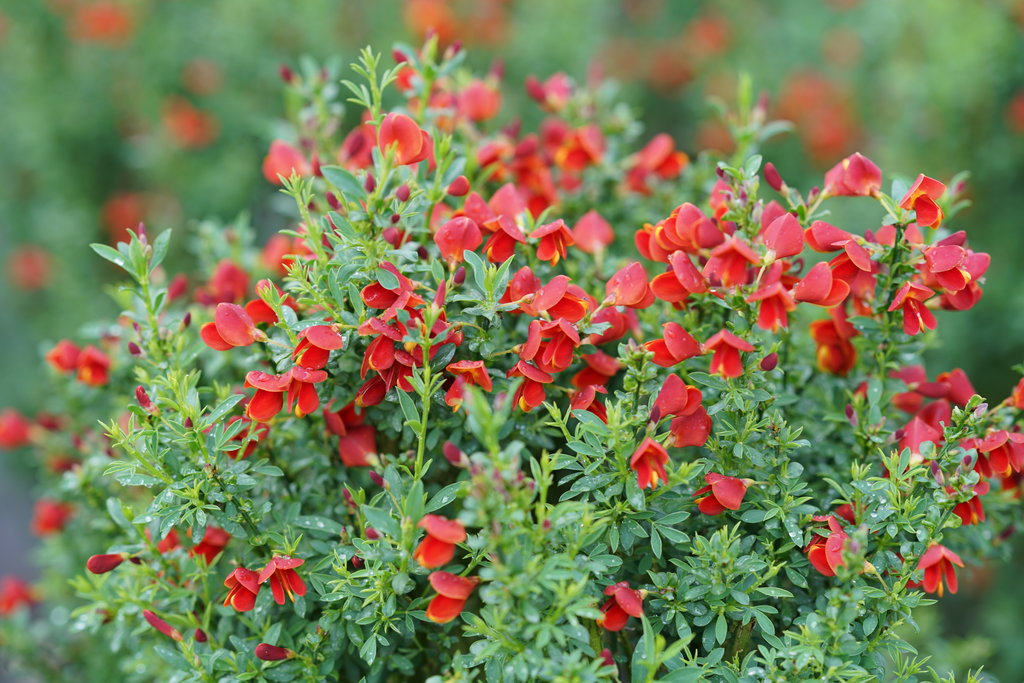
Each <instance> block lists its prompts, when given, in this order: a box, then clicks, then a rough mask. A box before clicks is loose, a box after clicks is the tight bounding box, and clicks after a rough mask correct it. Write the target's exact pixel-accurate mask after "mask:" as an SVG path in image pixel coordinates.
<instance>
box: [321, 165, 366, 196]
mask: <svg viewBox="0 0 1024 683" xmlns="http://www.w3.org/2000/svg"><path fill="white" fill-rule="evenodd" d="M320 171H321V173H323V175H324V179H325V180H327V182H329V183H330V184H331V185H334V186H335V187H336V188H338V191H340V192H341V194H342V196H344V198H345V199H347V200H349V201H351V202H358V201H359V200H360V199H362V198H363V197H365V196H366V189H365V188H364V187H363V184H362V183H360V182H359V179H358V178H356V177H355V176H354V175H353V174H352V173H351V172H350V171H348V170H347V169H344V168H342V167H341V166H321V167H320Z"/></svg>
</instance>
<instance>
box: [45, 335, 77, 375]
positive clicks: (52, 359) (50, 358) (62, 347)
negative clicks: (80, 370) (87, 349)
mask: <svg viewBox="0 0 1024 683" xmlns="http://www.w3.org/2000/svg"><path fill="white" fill-rule="evenodd" d="M81 353H82V350H81V349H80V348H78V345H77V344H75V343H74V342H73V341H69V340H67V339H61V340H60V341H59V342H57V343H56V345H54V347H53V348H52V349H50V350H49V351H47V352H46V361H47V362H48V363H49V364H50V366H51V367H53V369H54V370H57V371H58V372H71V371H72V370H74V369H76V368H77V367H78V356H79V355H80V354H81Z"/></svg>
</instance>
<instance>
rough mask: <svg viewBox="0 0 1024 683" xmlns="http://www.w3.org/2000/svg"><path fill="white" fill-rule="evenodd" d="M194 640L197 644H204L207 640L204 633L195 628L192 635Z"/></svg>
mask: <svg viewBox="0 0 1024 683" xmlns="http://www.w3.org/2000/svg"><path fill="white" fill-rule="evenodd" d="M192 637H193V638H195V639H196V642H197V643H205V642H206V641H207V640H209V638H207V636H206V631H204V630H203V629H201V628H197V629H196V632H195V633H194V634H193V635H192Z"/></svg>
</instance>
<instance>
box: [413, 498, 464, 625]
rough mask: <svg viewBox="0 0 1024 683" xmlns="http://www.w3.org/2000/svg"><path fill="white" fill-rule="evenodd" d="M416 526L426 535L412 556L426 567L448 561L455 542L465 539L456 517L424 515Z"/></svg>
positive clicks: (453, 553) (430, 567)
mask: <svg viewBox="0 0 1024 683" xmlns="http://www.w3.org/2000/svg"><path fill="white" fill-rule="evenodd" d="M417 526H418V527H420V528H421V529H424V530H426V532H427V535H426V536H424V537H423V540H422V541H420V544H419V545H418V546H416V549H415V550H414V551H413V553H412V558H413V559H414V560H416V561H417V562H419V563H420V564H421V565H422V566H424V567H426V568H427V569H433V568H434V567H440V566H441V565H444V564H447V563H448V562H450V561H451V559H452V557H453V556H454V555H455V544H456V543H462V542H463V541H465V540H466V529H465V527H463V526H462V523H461V522H459V521H458V520H456V519H448V518H446V517H442V516H440V515H425V516H424V517H423V519H421V520H420V522H419V524H418V525H417ZM453 618H454V616H453Z"/></svg>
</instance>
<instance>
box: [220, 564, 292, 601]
mask: <svg viewBox="0 0 1024 683" xmlns="http://www.w3.org/2000/svg"><path fill="white" fill-rule="evenodd" d="M260 583H261V581H260V575H259V574H257V573H256V572H254V571H252V570H250V569H246V568H245V567H235V569H234V570H233V571H232V572H231V573H230V574H228V578H226V579H224V585H225V586H226V587H227V588H228V596H227V597H226V598H224V605H225V606H228V605H230V606H231V607H234V608H235V609H236V610H238V611H239V612H248V611H249V610H251V609H252V608H253V607H254V606H255V605H256V596H257V595H259V592H260ZM282 604H283V603H282Z"/></svg>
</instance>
